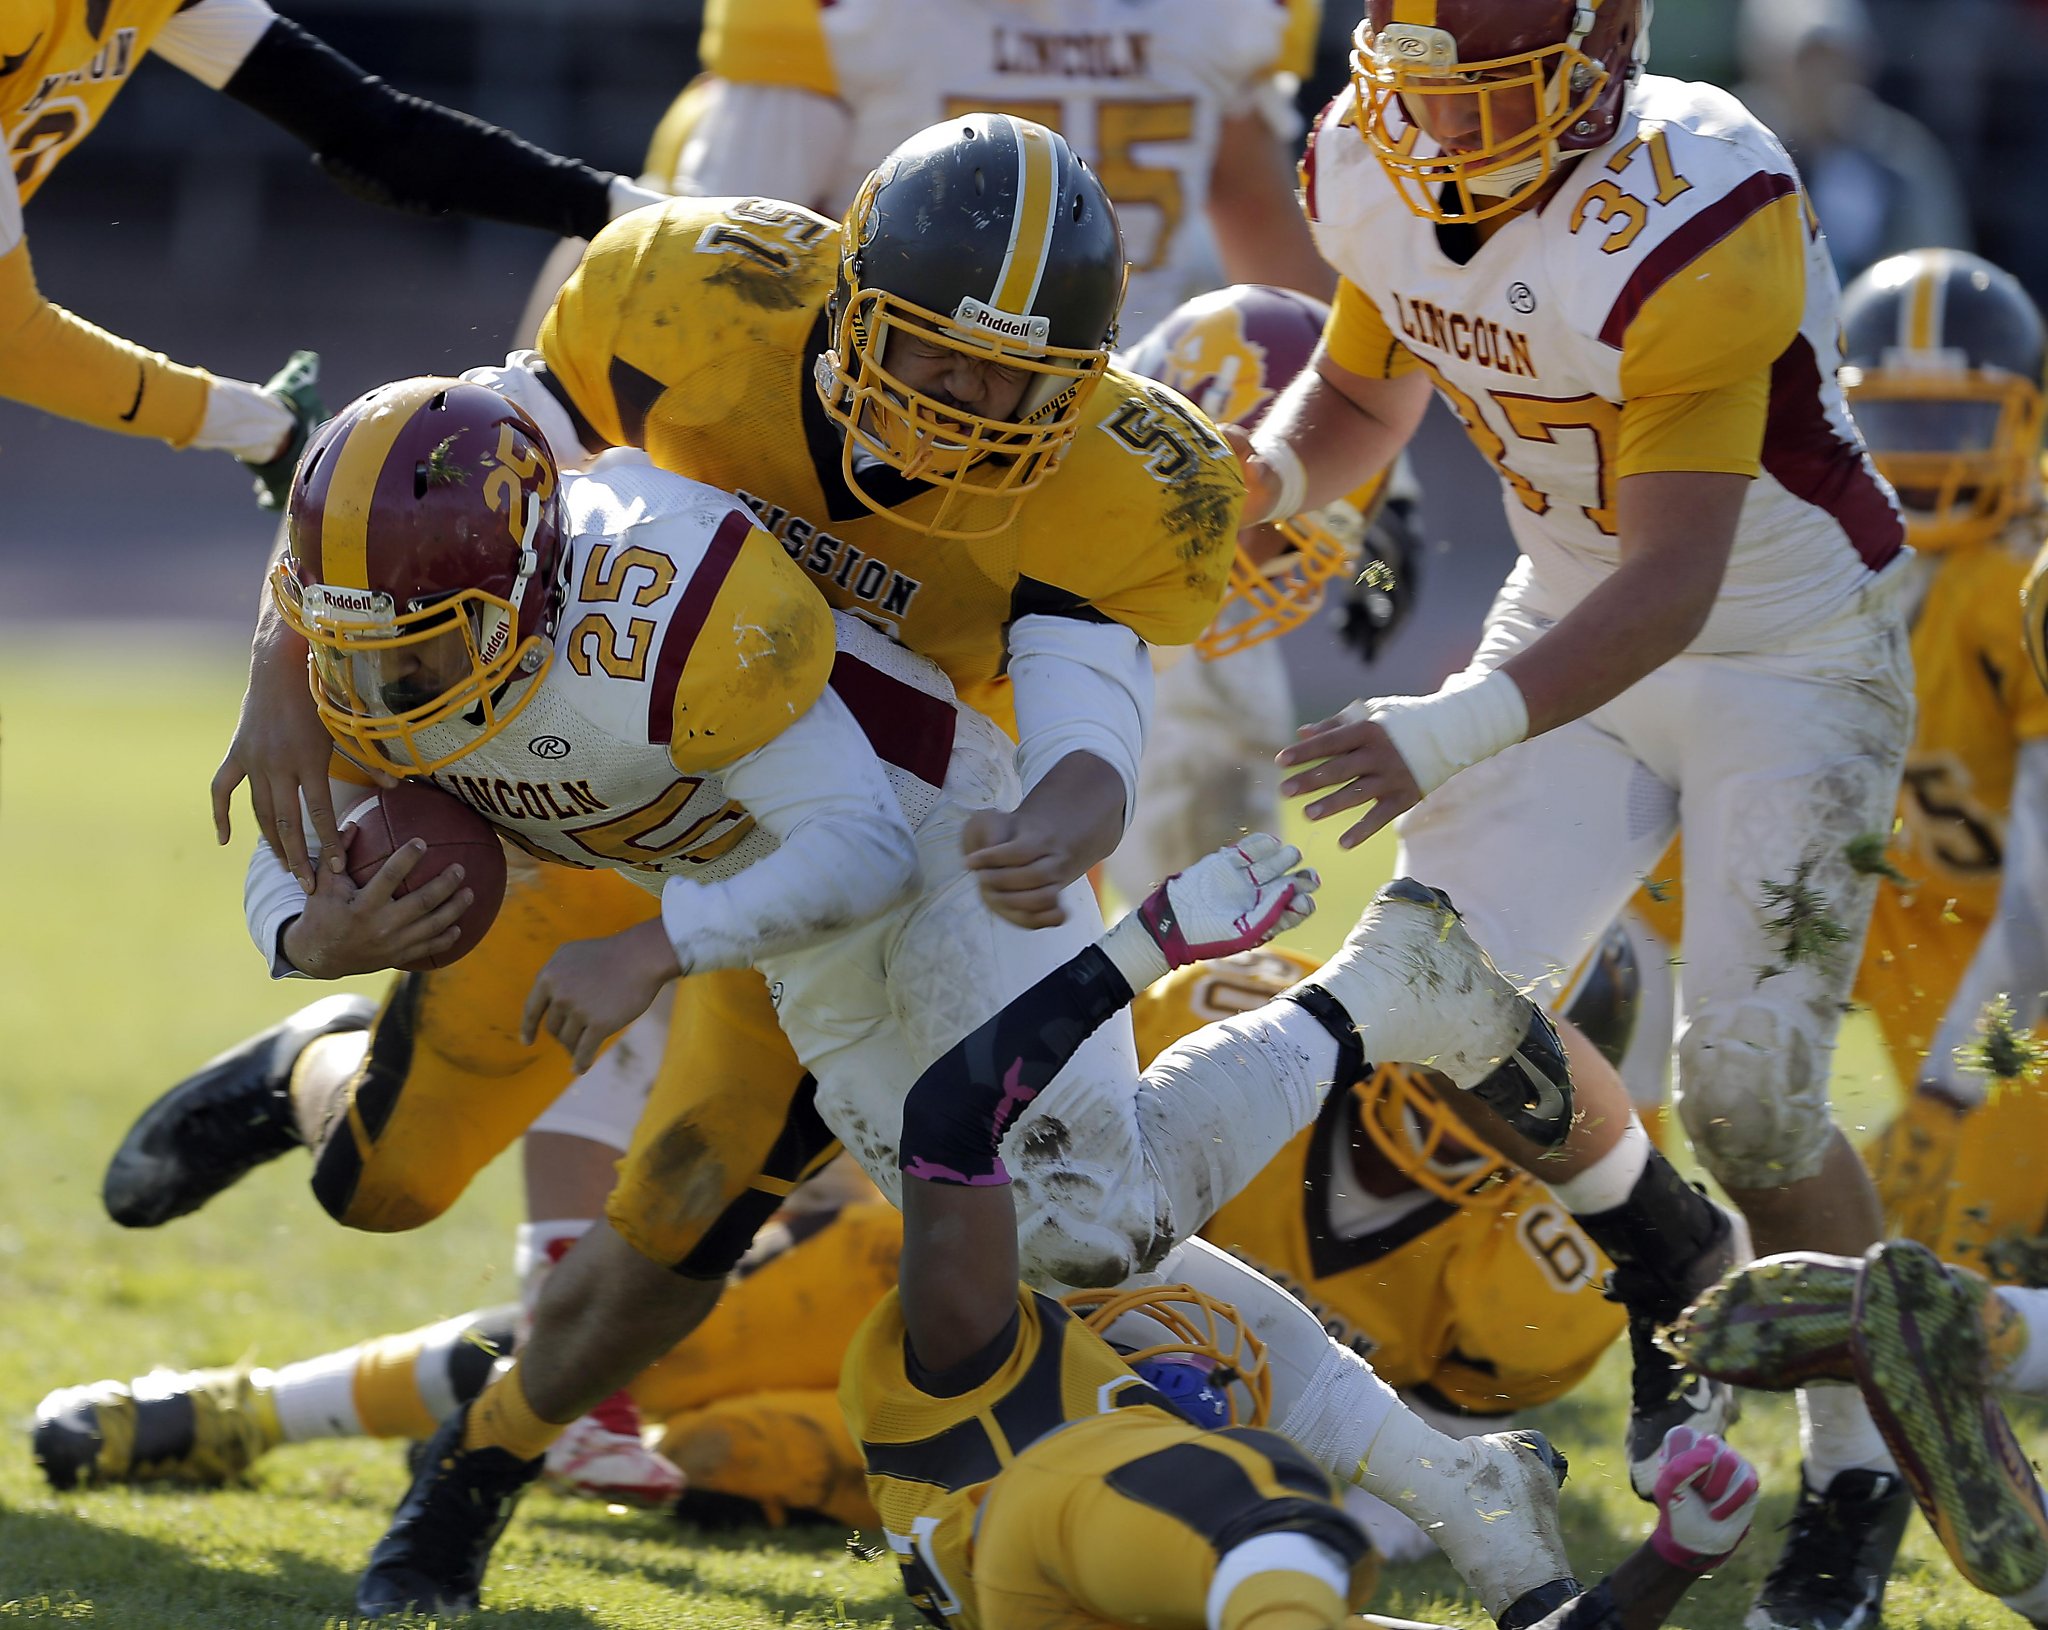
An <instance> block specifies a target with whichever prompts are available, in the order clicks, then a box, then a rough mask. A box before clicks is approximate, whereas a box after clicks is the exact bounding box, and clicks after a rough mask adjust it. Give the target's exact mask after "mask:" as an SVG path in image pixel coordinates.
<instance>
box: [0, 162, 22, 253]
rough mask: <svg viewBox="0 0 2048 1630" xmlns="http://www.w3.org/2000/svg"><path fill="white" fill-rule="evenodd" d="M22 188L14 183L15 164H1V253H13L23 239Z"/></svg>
mask: <svg viewBox="0 0 2048 1630" xmlns="http://www.w3.org/2000/svg"><path fill="white" fill-rule="evenodd" d="M22 237H23V232H22V225H21V189H20V188H19V187H17V186H15V184H14V166H13V165H11V164H0V255H11V254H13V253H14V249H15V246H16V245H17V244H19V243H20V242H21V240H22Z"/></svg>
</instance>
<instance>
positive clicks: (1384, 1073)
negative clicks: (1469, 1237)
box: [1355, 1064, 1518, 1206]
mask: <svg viewBox="0 0 2048 1630" xmlns="http://www.w3.org/2000/svg"><path fill="white" fill-rule="evenodd" d="M1355 1091H1356V1096H1357V1099H1358V1119H1359V1124H1360V1125H1361V1126H1363V1127H1364V1128H1365V1135H1366V1136H1367V1137H1368V1138H1369V1139H1371V1140H1372V1144H1373V1146H1374V1147H1375V1148H1376V1149H1378V1150H1379V1152H1380V1153H1381V1154H1383V1155H1385V1156H1386V1157H1387V1159H1388V1161H1389V1162H1391V1163H1392V1165H1393V1166H1394V1168H1395V1170H1397V1171H1399V1172H1400V1174H1401V1175H1402V1176H1403V1177H1405V1178H1407V1179H1408V1180H1409V1181H1410V1182H1411V1183H1413V1184H1414V1185H1415V1186H1416V1187H1417V1188H1419V1189H1423V1190H1426V1191H1427V1192H1428V1193H1430V1194H1433V1195H1435V1196H1436V1197H1437V1198H1438V1199H1439V1200H1448V1201H1450V1202H1451V1204H1453V1205H1461V1206H1462V1205H1470V1204H1472V1203H1473V1201H1475V1200H1476V1199H1478V1198H1479V1197H1480V1196H1481V1195H1483V1194H1487V1193H1488V1191H1489V1190H1495V1189H1498V1190H1499V1191H1500V1195H1499V1197H1505V1195H1506V1192H1507V1185H1508V1183H1509V1180H1510V1179H1512V1178H1513V1177H1515V1176H1516V1175H1518V1174H1517V1173H1516V1170H1515V1168H1514V1167H1513V1166H1512V1165H1510V1164H1509V1163H1508V1161H1506V1160H1505V1159H1503V1158H1502V1157H1501V1156H1500V1155H1498V1154H1496V1153H1495V1152H1494V1151H1493V1150H1492V1149H1489V1148H1488V1147H1487V1146H1486V1145H1485V1144H1483V1143H1481V1142H1480V1141H1479V1140H1478V1138H1476V1137H1475V1136H1474V1135H1473V1133H1472V1131H1471V1129H1470V1128H1468V1127H1467V1126H1466V1125H1465V1123H1464V1122H1463V1121H1461V1120H1459V1119H1458V1117H1457V1116H1456V1115H1454V1114H1452V1113H1451V1111H1450V1110H1449V1109H1448V1108H1446V1107H1445V1104H1444V1099H1443V1095H1442V1094H1441V1093H1440V1092H1438V1091H1437V1089H1436V1087H1435V1085H1434V1084H1433V1083H1432V1081H1431V1080H1430V1075H1429V1072H1428V1071H1427V1070H1424V1069H1422V1068H1420V1067H1419V1066H1417V1065H1413V1064H1374V1065H1372V1066H1370V1067H1369V1068H1368V1069H1367V1070H1366V1075H1365V1079H1364V1080H1363V1081H1361V1082H1359V1084H1358V1086H1357V1088H1356V1089H1355Z"/></svg>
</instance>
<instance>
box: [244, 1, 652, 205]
mask: <svg viewBox="0 0 2048 1630" xmlns="http://www.w3.org/2000/svg"><path fill="white" fill-rule="evenodd" d="M223 88H224V89H225V90H226V92H227V94H228V95H230V96H232V97H233V98H234V99H235V100H236V101H238V102H240V103H242V104H243V105H244V106H247V107H251V108H254V109H255V110H256V111H257V112H258V113H260V114H262V115H263V116H264V118H266V119H268V120H270V121H271V122H272V123H273V124H276V125H280V126H282V127H283V128H284V129H286V130H289V131H290V132H291V133H292V134H293V135H294V136H296V137H298V138H299V140H301V141H302V142H304V143H305V144H306V145H307V146H308V147H310V148H311V149H312V150H313V157H314V161H315V162H316V163H317V164H319V166H320V168H321V169H323V170H325V171H326V172H327V173H328V174H329V175H331V176H332V177H333V178H334V179H335V180H336V181H337V182H339V183H340V184H341V185H342V186H343V187H344V188H346V189H347V190H348V191H349V192H352V193H354V194H355V195H356V196H357V197H359V198H365V199H368V200H369V201H370V202H371V203H375V204H385V205H389V206H390V207H392V208H394V209H405V210H413V211H417V212H419V213H421V214H429V215H444V214H452V215H474V216H478V217H480V218H482V219H483V220H487V221H508V222H510V223H511V224H512V225H514V226H531V227H538V228H539V229H540V230H541V231H543V232H552V233H554V234H555V235H556V236H558V237H564V238H593V237H596V236H597V234H598V232H599V231H600V230H602V229H603V227H604V225H605V222H606V221H608V220H609V219H610V218H611V207H610V200H609V198H608V196H607V189H608V188H609V187H610V186H611V182H612V177H611V175H610V174H609V173H607V172H605V171H602V170H593V169H591V168H590V166H589V165H587V164H582V163H579V162H578V161H577V160H575V159H570V158H561V157H559V156H557V155H556V154H554V153H550V152H547V151H545V150H543V149H542V148H538V147H535V146H534V145H533V144H532V143H531V142H527V141H522V140H520V138H519V137H517V136H515V135H513V134H512V132H511V131H509V130H501V129H499V128H498V127H497V126H496V125H490V124H485V123H484V122H483V121H482V120H481V119H473V118H471V117H470V116H469V115H468V114H466V113H457V112H456V111H455V110H454V109H453V108H444V107H442V106H441V105H440V104H439V103H438V102H428V101H424V100H422V99H421V98H419V97H417V96H408V95H406V94H405V93H404V92H403V91H398V90H393V89H392V88H391V87H390V86H389V85H387V84H385V83H384V81H383V80H381V79H379V78H377V77H376V76H375V75H374V74H367V73H365V72H363V70H362V69H360V68H358V67H357V66H356V65H355V64H354V63H353V62H351V61H349V60H348V58H347V57H345V56H343V55H342V54H341V53H340V52H339V51H336V50H335V49H333V47H331V46H329V45H326V44H323V43H322V42H321V41H320V40H318V39H316V38H315V37H314V36H313V35H311V34H309V33H307V32H306V31H305V30H304V29H303V28H301V27H300V26H299V25H298V24H297V23H295V22H293V21H292V20H291V19H290V18H289V17H279V18H278V19H277V20H276V21H275V22H273V23H272V24H271V25H270V26H269V27H268V28H267V29H265V30H264V31H263V36H262V38H261V39H259V40H258V41H257V42H256V44H255V46H254V47H253V48H252V49H251V50H250V52H249V55H248V56H247V57H246V58H245V59H244V60H243V62H242V65H241V67H239V68H237V69H236V70H235V73H234V77H233V78H231V79H230V80H229V81H228V82H227V84H226V85H225V86H224V87H223Z"/></svg>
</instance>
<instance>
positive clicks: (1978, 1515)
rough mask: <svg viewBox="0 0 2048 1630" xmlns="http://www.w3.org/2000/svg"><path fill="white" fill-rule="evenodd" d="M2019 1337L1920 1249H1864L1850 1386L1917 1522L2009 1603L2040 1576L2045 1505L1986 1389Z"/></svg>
mask: <svg viewBox="0 0 2048 1630" xmlns="http://www.w3.org/2000/svg"><path fill="white" fill-rule="evenodd" d="M2016 1326H2017V1327H2018V1335H2017V1339H2018V1341H2020V1342H2024V1340H2025V1339H2026V1338H2025V1330H2024V1327H2023V1326H2019V1324H2018V1320H2017V1318H2016V1317H2015V1315H2013V1314H2012V1313H2011V1311H2010V1310H2009V1309H2008V1308H2007V1307H2006V1305H2005V1304H2004V1303H2003V1302H2002V1301H2000V1300H1999V1299H1998V1298H1997V1297H1996V1296H1995V1295H1993V1294H1992V1291H1991V1287H1990V1286H1989V1285H1988V1284H1986V1283H1985V1282H1984V1281H1983V1280H1982V1279H1980V1278H1978V1277H1977V1276H1976V1275H1975V1274H1973V1273H1970V1272H1968V1271H1967V1270H1966V1269H1961V1268H1946V1267H1944V1266H1943V1265H1942V1264H1941V1262H1940V1261H1939V1260H1937V1259H1936V1257H1935V1255H1934V1253H1933V1252H1932V1251H1930V1250H1928V1249H1927V1248H1926V1247H1925V1246H1924V1245H1919V1244H1916V1243H1914V1242H1913V1241H1911V1240H1897V1241H1893V1242H1891V1243H1889V1244H1885V1245H1880V1246H1878V1247H1876V1248H1875V1249H1873V1250H1872V1251H1871V1253H1870V1256H1869V1259H1868V1265H1867V1266H1866V1267H1865V1268H1864V1272H1863V1276H1862V1283H1861V1286H1860V1287H1859V1289H1858V1291H1857V1295H1856V1308H1855V1322H1854V1328H1853V1330H1852V1332H1851V1334H1850V1337H1849V1347H1850V1352H1851V1354H1852V1355H1853V1358H1854V1362H1855V1366H1856V1379H1857V1381H1858V1382H1859V1383H1861V1385H1862V1388H1863V1396H1864V1397H1865V1398H1866V1399H1867V1400H1868V1401H1869V1404H1870V1413H1871V1415H1872V1417H1873V1418H1874V1419H1875V1420H1876V1421H1877V1429H1878V1430H1879V1431H1880V1432H1882V1433H1883V1434H1884V1441H1885V1444H1886V1446H1887V1447H1888V1448H1889V1449H1890V1450H1891V1452H1892V1458H1893V1459H1895V1460H1896V1461H1898V1463H1899V1471H1900V1473H1901V1475H1902V1476H1904V1478H1905V1479H1906V1483H1907V1486H1908V1487H1910V1488H1911V1489H1912V1491H1913V1497H1914V1498H1915V1499H1916V1500H1918V1501H1919V1502H1920V1509H1921V1510H1922V1511H1923V1512H1925V1513H1926V1515H1927V1523H1928V1526H1929V1527H1930V1528H1932V1529H1933V1530H1934V1532H1935V1535H1936V1536H1937V1537H1938V1538H1939V1539H1940V1540H1941V1543H1942V1546H1943V1548H1944V1549H1946V1550H1947V1552H1948V1554H1949V1556H1950V1557H1951V1558H1953V1559H1954V1561H1955V1565H1956V1567H1957V1568H1958V1569H1959V1570H1960V1571H1961V1573H1962V1575H1963V1577H1964V1578H1965V1579H1967V1580H1969V1581H1970V1583H1971V1584H1973V1585H1975V1586H1976V1587H1977V1588H1978V1589H1979V1590H1985V1591H1989V1592H1990V1593H1991V1594H1992V1595H1994V1596H2017V1595H2019V1594H2021V1593H2022V1592H2025V1591H2028V1590H2031V1589H2032V1588H2033V1587H2034V1586H2036V1585H2038V1584H2039V1583H2041V1581H2042V1579H2043V1577H2044V1576H2048V1508H2044V1506H2043V1502H2042V1497H2041V1485H2040V1483H2039V1482H2037V1481H2036V1480H2035V1477H2034V1472H2033V1468H2032V1467H2031V1466H2029V1465H2028V1464H2027V1457H2026V1452H2025V1451H2024V1450H2023V1449H2021V1448H2020V1445H2019V1443H2018V1441H2017V1440H2016V1439H2015V1438H2014V1437H2013V1432H2012V1427H2011V1426H2010V1425H2009V1424H2008V1423H2007V1421H2006V1418H2005V1412H2004V1410H2002V1409H2000V1408H1999V1406H1998V1400H1997V1399H1996V1397H1995V1396H1993V1394H1992V1392H1991V1374H1992V1354H1993V1352H1994V1350H1995V1349H1996V1348H1998V1347H2000V1346H2007V1345H2011V1344H2013V1342H2014V1340H2015V1335H2014V1331H2015V1327H2016Z"/></svg>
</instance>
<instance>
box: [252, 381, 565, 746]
mask: <svg viewBox="0 0 2048 1630" xmlns="http://www.w3.org/2000/svg"><path fill="white" fill-rule="evenodd" d="M285 539H286V544H285V553H284V558H283V559H282V560H280V561H279V563H278V566H277V569H276V571H275V572H274V574H273V576H272V591H273V594H274V596H275V598H276V601H277V606H278V610H279V612H280V613H281V614H282V616H283V617H284V619H285V621H286V622H287V623H289V624H290V625H291V626H292V627H293V628H294V629H296V630H297V631H298V632H299V633H300V634H302V635H304V636H305V638H306V640H307V641H308V642H309V644H310V645H311V647H312V652H311V661H310V666H311V670H312V684H313V700H314V703H315V705H316V706H317V707H318V708H319V711H320V717H321V720H322V721H323V722H324V723H325V724H326V726H327V728H328V731H329V732H330V733H331V734H332V735H333V736H334V738H335V740H336V741H337V742H338V743H340V745H341V747H342V750H343V752H344V753H346V754H347V755H348V756H350V757H351V758H355V759H357V760H359V761H360V762H362V763H363V764H364V765H366V766H368V767H370V768H373V769H378V770H382V771H385V772H387V773H389V774H392V775H399V776H416V775H427V774H431V773H432V772H433V771H435V770H438V769H440V768H442V767H443V766H444V765H447V764H449V763H452V762H453V761H454V760H455V759H457V758H460V757H461V756H462V755H463V754H464V753H467V752H469V751H471V750H472V749H474V748H475V747H476V746H477V745H478V744H479V743H480V742H483V741H486V740H488V739H489V738H490V737H492V736H493V735H495V734H497V733H498V732H499V731H500V730H502V729H503V728H504V727H505V726H506V725H507V724H508V723H510V722H511V720H512V719H513V717H514V716H515V715H516V714H517V713H518V712H519V710H520V709H521V708H522V707H523V706H525V704H526V701H527V699H528V698H530V697H531V696H532V694H533V692H534V690H535V689H536V688H537V687H536V686H535V685H533V684H531V683H527V684H516V682H517V681H520V680H522V679H526V680H531V679H533V678H536V677H537V676H538V675H539V674H540V673H541V672H542V671H543V670H544V669H545V668H546V666H547V663H548V658H549V654H550V635H551V633H552V624H553V619H554V614H555V609H556V605H557V596H556V593H555V574H556V570H557V567H558V565H559V563H560V558H561V551H562V518H561V479H560V476H559V474H558V473H557V471H556V468H555V460H554V455H553V454H552V453H551V452H550V451H549V449H548V445H547V442H546V440H545V438H543V436H542V435H541V432H540V430H539V428H538V427H537V426H536V425H535V424H534V422H533V421H532V420H531V419H529V418H528V417H527V416H526V414H525V413H524V412H522V411H521V410H520V409H519V408H517V407H515V406H514V405H513V404H512V403H511V402H509V401H507V400H506V399H505V398H504V397H502V396H500V395H499V394H498V393H497V392H496V391H493V390H489V389H487V388H485V387H484V386H482V385H472V384H466V383H464V382H463V381H461V380H457V379H404V380H400V381H398V382H397V383H396V384H391V385H385V386H382V387H380V388H379V389H377V390H374V391H371V392H370V393H369V394H368V395H366V396H362V397H359V398H357V399H356V400H355V401H353V402H351V403H350V404H349V405H348V406H347V407H345V408H343V409H342V410H341V412H340V413H338V414H336V415H335V417H334V418H333V419H331V420H330V421H329V422H328V423H327V424H326V425H324V426H322V427H321V429H320V430H318V431H317V432H315V434H314V436H313V439H312V440H311V441H310V442H309V443H308V444H307V447H306V452H305V456H304V457H303V458H302V459H301V460H300V461H299V468H298V473H297V474H296V475H295V476H294V477H293V480H292V491H291V499H290V502H289V504H288V505H287V507H286V516H285Z"/></svg>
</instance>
